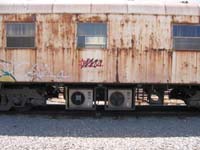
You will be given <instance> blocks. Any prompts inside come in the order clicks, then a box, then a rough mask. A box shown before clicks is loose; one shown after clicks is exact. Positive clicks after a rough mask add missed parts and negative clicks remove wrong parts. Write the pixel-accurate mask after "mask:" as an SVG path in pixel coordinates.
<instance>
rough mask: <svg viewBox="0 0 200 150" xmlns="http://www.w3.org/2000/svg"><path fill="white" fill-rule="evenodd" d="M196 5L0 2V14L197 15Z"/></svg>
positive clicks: (147, 0)
mask: <svg viewBox="0 0 200 150" xmlns="http://www.w3.org/2000/svg"><path fill="white" fill-rule="evenodd" d="M199 4H200V3H199V2H197V1H195V0H187V2H186V3H181V0H142V1H141V0H117V1H115V0H81V1H80V0H73V1H66V0H43V1H40V0H20V1H16V0H9V1H5V0H0V14H12V13H117V14H119V13H131V14H157V15H158V14H162V15H196V16H198V15H199V9H200V6H199Z"/></svg>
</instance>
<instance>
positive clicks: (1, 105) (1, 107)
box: [0, 94, 13, 111]
mask: <svg viewBox="0 0 200 150" xmlns="http://www.w3.org/2000/svg"><path fill="white" fill-rule="evenodd" d="M12 106H13V104H12V101H10V100H9V99H8V98H7V96H6V95H3V94H0V111H9V110H10V109H11V108H12Z"/></svg>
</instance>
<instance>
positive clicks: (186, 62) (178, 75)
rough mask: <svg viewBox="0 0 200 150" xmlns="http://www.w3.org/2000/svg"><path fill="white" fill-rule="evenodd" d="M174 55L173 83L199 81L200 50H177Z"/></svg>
mask: <svg viewBox="0 0 200 150" xmlns="http://www.w3.org/2000/svg"><path fill="white" fill-rule="evenodd" d="M173 55H174V57H173V68H172V70H173V74H172V75H173V79H172V83H198V74H199V72H198V70H199V67H200V66H198V61H199V60H198V58H199V56H198V55H199V52H192V51H177V52H174V53H173Z"/></svg>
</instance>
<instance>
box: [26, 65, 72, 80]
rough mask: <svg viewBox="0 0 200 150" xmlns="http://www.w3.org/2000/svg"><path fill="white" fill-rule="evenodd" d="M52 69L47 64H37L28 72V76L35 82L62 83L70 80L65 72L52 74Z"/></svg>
mask: <svg viewBox="0 0 200 150" xmlns="http://www.w3.org/2000/svg"><path fill="white" fill-rule="evenodd" d="M50 70H51V69H50V67H49V66H48V65H47V64H35V65H33V66H32V67H31V69H30V70H29V71H28V72H27V75H28V76H29V77H31V78H32V80H33V81H35V80H56V81H62V80H67V79H68V78H70V76H69V75H65V73H64V71H63V70H60V71H59V72H57V73H52V72H51V71H50Z"/></svg>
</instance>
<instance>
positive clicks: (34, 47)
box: [5, 21, 37, 49]
mask: <svg viewBox="0 0 200 150" xmlns="http://www.w3.org/2000/svg"><path fill="white" fill-rule="evenodd" d="M20 23H21V24H26V23H27V24H28V23H29V24H34V35H33V36H21V37H34V46H33V47H21V46H20V47H16V46H15V47H8V45H7V37H8V36H7V25H8V24H20ZM36 30H37V29H36V22H34V21H30V22H29V21H28V22H27V21H26V22H24V21H7V22H5V49H36ZM13 37H14V36H13Z"/></svg>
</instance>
